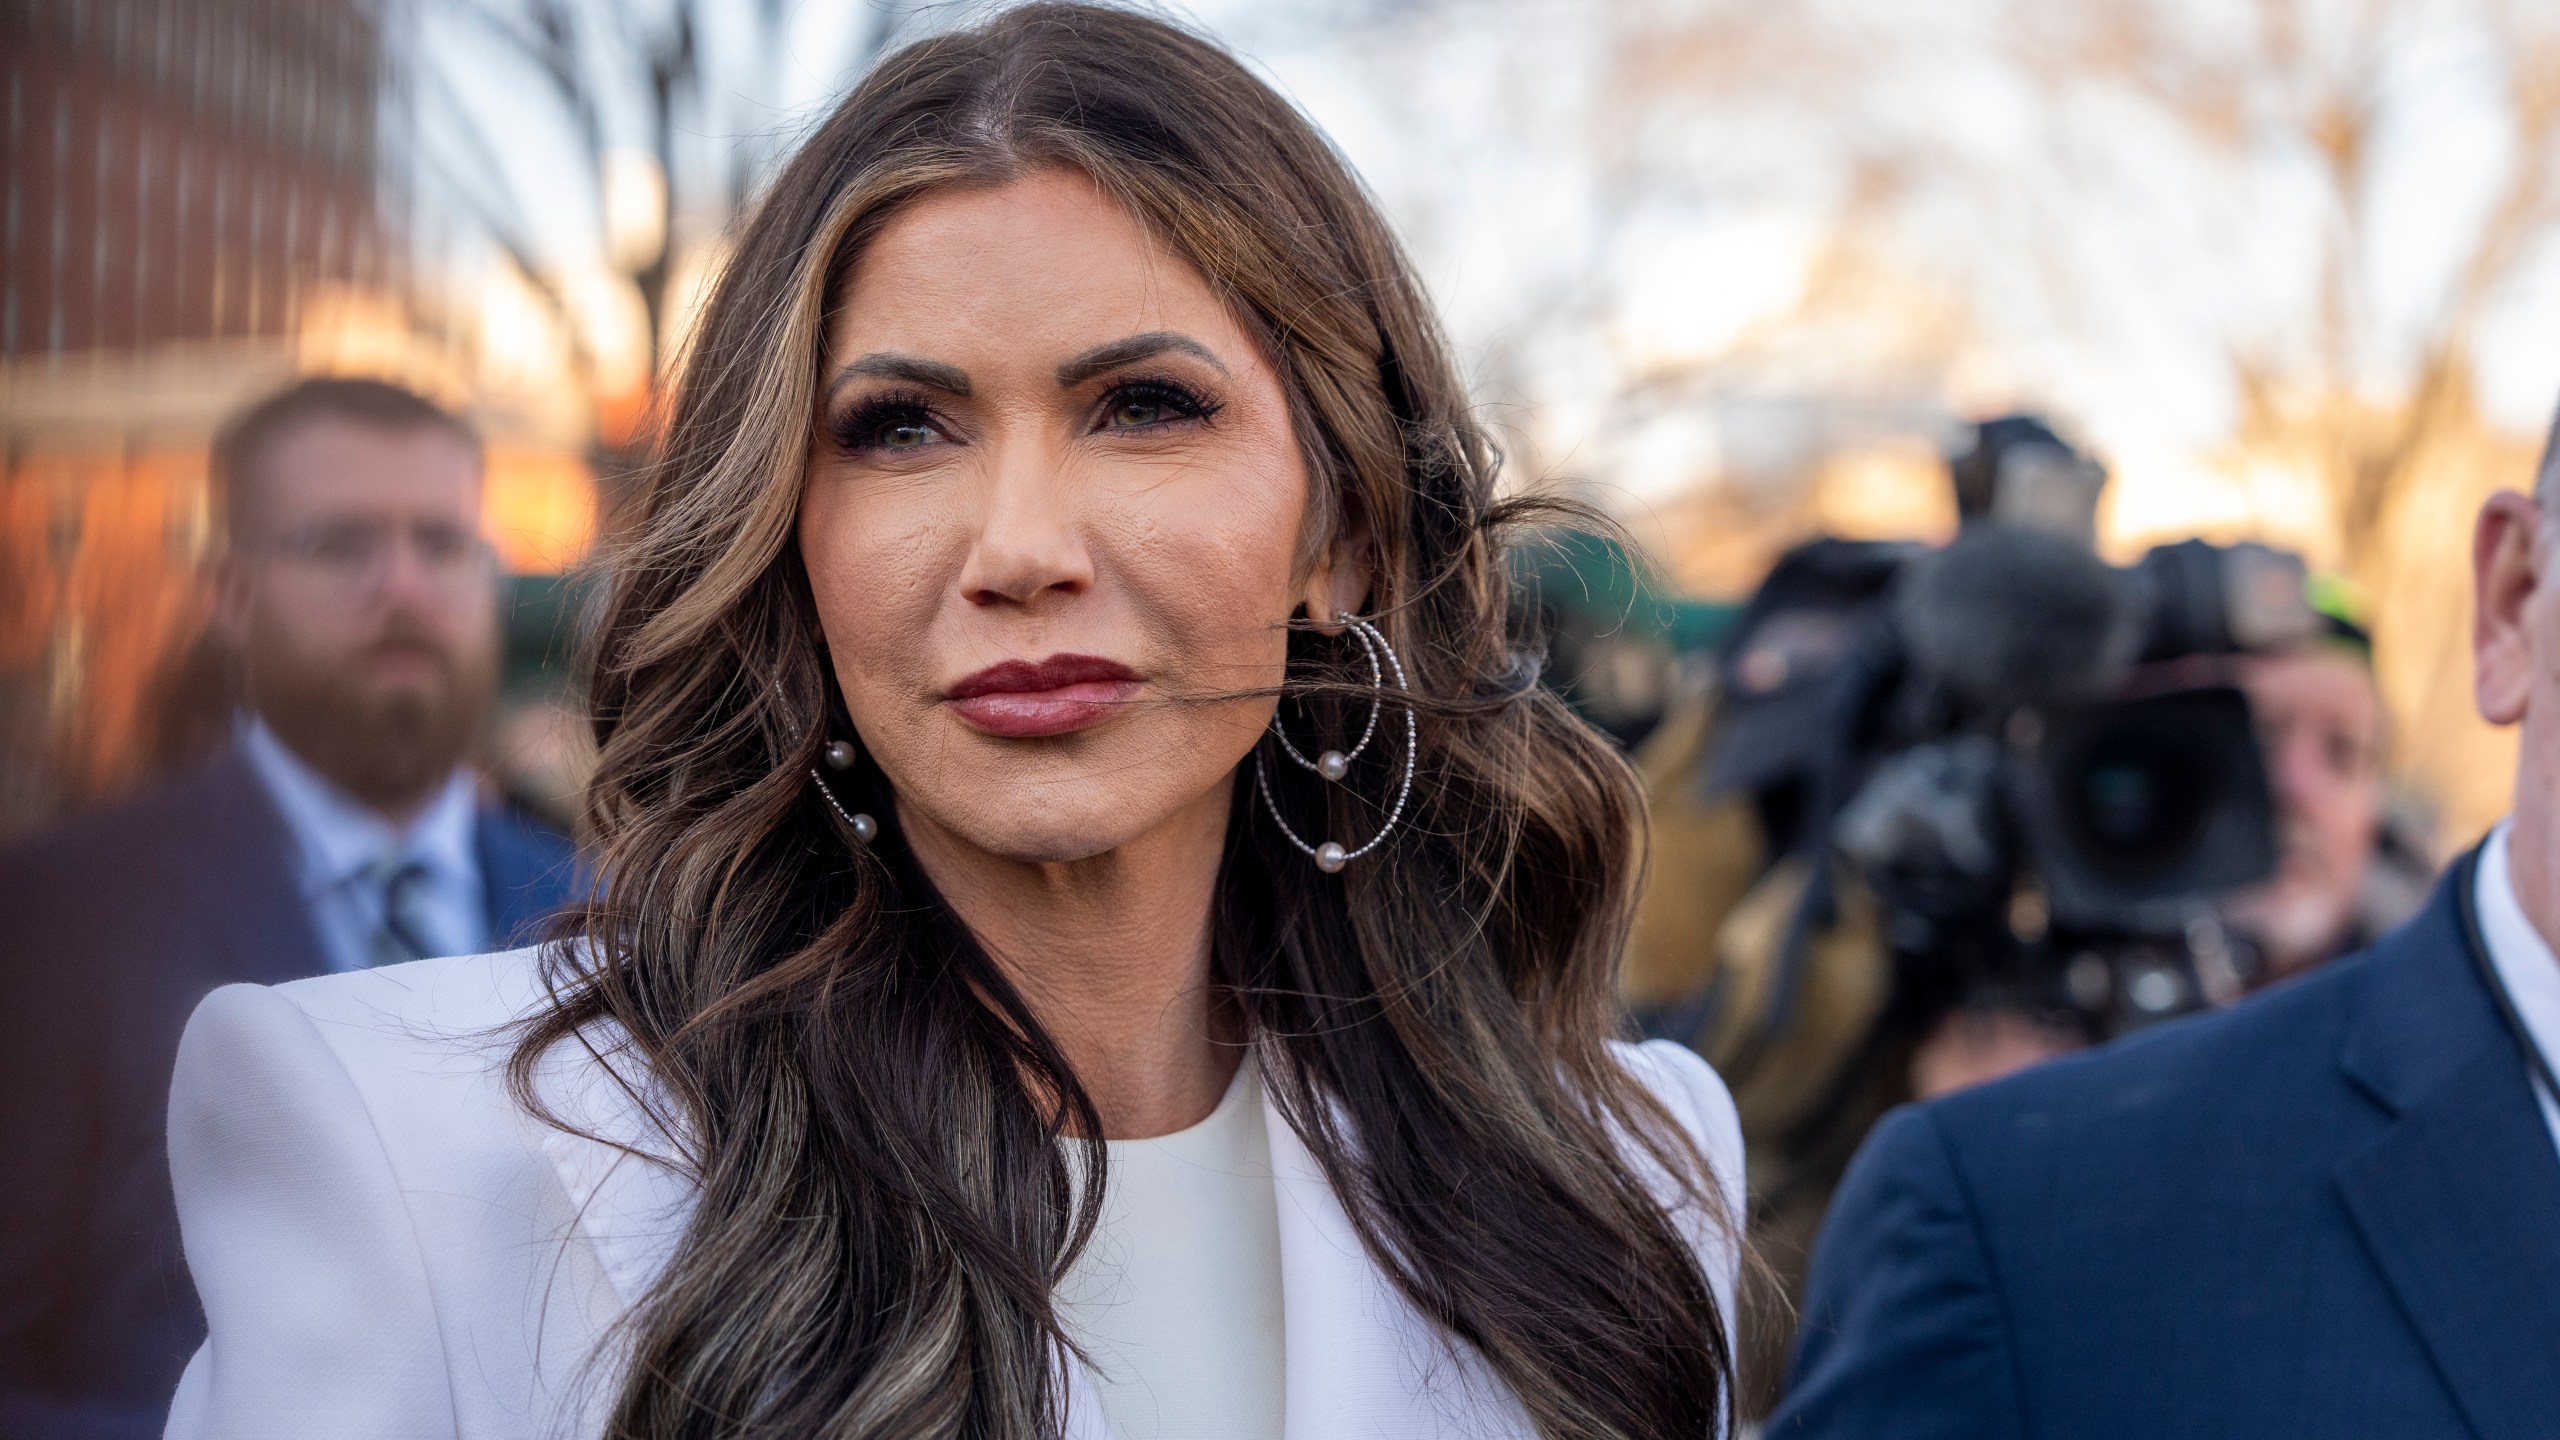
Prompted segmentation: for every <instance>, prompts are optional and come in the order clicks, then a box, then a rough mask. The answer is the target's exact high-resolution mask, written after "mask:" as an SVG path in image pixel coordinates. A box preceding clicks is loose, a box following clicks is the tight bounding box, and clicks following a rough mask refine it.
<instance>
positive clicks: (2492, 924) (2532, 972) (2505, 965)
mask: <svg viewBox="0 0 2560 1440" xmlns="http://www.w3.org/2000/svg"><path fill="white" fill-rule="evenodd" d="M2509 824H2510V822H2506V821H2501V822H2499V824H2498V828H2497V829H2495V830H2493V831H2491V832H2490V833H2489V843H2488V844H2487V845H2485V846H2482V847H2481V850H2480V879H2479V883H2478V887H2477V894H2476V895H2475V897H2474V899H2475V902H2476V903H2477V904H2478V906H2479V909H2480V938H2481V939H2483V940H2485V941H2487V942H2488V945H2489V963H2490V964H2491V965H2493V966H2495V967H2496V968H2497V971H2498V978H2499V979H2500V980H2501V981H2503V982H2505V984H2506V987H2507V998H2508V999H2510V1000H2512V1001H2514V1002H2515V1007H2516V1014H2517V1015H2519V1016H2520V1017H2522V1018H2523V1020H2524V1028H2525V1031H2526V1033H2527V1034H2530V1035H2531V1036H2532V1037H2533V1043H2534V1044H2536V1045H2538V1046H2540V1047H2541V1048H2542V1053H2543V1056H2544V1058H2545V1059H2547V1060H2548V1061H2549V1062H2550V1063H2552V1064H2554V1065H2560V957H2555V956H2554V955H2553V954H2552V953H2551V944H2550V942H2549V941H2547V940H2545V939H2543V938H2542V932H2541V931H2539V930H2536V929H2534V928H2533V922H2532V921H2530V920H2528V919H2526V918H2525V913H2524V906H2523V905H2521V904H2519V903H2517V900H2516V886H2515V874H2514V871H2513V870H2512V869H2511V868H2510V865H2509V861H2508V858H2507V831H2508V828H2509ZM2533 1093H2534V1098H2535V1099H2537V1100H2539V1101H2541V1102H2542V1123H2543V1124H2545V1125H2547V1126H2549V1127H2551V1143H2552V1144H2553V1145H2554V1146H2560V1096H2555V1095H2553V1094H2552V1093H2551V1091H2550V1089H2549V1088H2548V1087H2547V1086H2545V1085H2544V1084H2543V1083H2542V1081H2541V1078H2540V1076H2539V1075H2538V1074H2537V1075H2536V1077H2535V1078H2534V1081H2533Z"/></svg>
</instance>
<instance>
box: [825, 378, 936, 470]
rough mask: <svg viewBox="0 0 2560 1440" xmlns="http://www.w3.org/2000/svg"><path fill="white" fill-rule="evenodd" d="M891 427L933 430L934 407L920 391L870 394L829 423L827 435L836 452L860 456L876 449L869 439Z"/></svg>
mask: <svg viewBox="0 0 2560 1440" xmlns="http://www.w3.org/2000/svg"><path fill="white" fill-rule="evenodd" d="M891 424H903V425H923V426H928V427H933V426H935V420H934V416H933V405H932V403H931V402H930V401H928V400H926V399H925V397H924V394H923V392H922V391H895V390H893V391H888V392H885V393H882V394H878V395H872V396H869V397H866V398H865V399H864V400H862V402H861V403H859V404H857V405H855V406H854V407H853V408H852V409H850V410H847V411H845V412H844V413H843V414H841V415H839V416H837V417H836V418H835V419H834V420H833V421H832V422H830V423H829V425H828V426H827V434H828V436H829V438H831V439H833V440H834V441H835V443H836V448H837V449H839V450H842V451H844V452H845V453H846V454H848V455H853V454H860V453H862V452H864V451H868V450H874V449H877V448H879V447H877V446H875V445H873V444H872V443H871V442H870V437H871V436H874V435H877V434H879V433H880V430H881V427H883V426H885V425H891ZM937 428H938V427H937Z"/></svg>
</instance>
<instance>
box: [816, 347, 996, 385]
mask: <svg viewBox="0 0 2560 1440" xmlns="http://www.w3.org/2000/svg"><path fill="white" fill-rule="evenodd" d="M865 376H876V377H879V378H881V379H887V380H904V381H907V382H908V383H909V384H914V385H924V386H929V387H931V388H932V389H935V390H940V391H943V392H945V393H947V394H951V395H961V396H965V395H967V394H968V393H969V372H968V371H966V370H963V369H961V368H960V367H959V366H957V365H945V364H944V363H942V362H941V361H939V360H927V359H924V358H923V357H921V356H917V355H901V354H898V353H897V352H895V351H891V350H881V351H876V352H874V353H872V354H869V355H865V356H863V357H862V358H861V359H859V360H856V361H854V362H853V363H852V364H849V365H847V366H845V367H844V368H843V369H841V370H838V371H837V372H836V378H835V379H834V380H833V381H831V382H829V384H828V386H827V388H828V389H830V390H836V389H841V388H843V386H844V383H845V382H846V381H848V380H858V379H861V378H863V377H865Z"/></svg>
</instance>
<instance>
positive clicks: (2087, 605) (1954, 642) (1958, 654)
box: [1893, 522, 2145, 712]
mask: <svg viewBox="0 0 2560 1440" xmlns="http://www.w3.org/2000/svg"><path fill="white" fill-rule="evenodd" d="M2144 610H2145V606H2144V603H2143V600H2142V597H2141V592H2140V590H2139V589H2138V588H2137V587H2136V586H2135V585H2134V584H2133V583H2132V582H2131V581H2130V580H2129V579H2128V577H2127V576H2126V575H2125V573H2124V572H2122V571H2120V570H2117V569H2115V568H2114V567H2113V566H2110V565H2108V564H2107V563H2106V562H2105V561H2103V560H2101V559H2099V558H2098V556H2097V554H2096V553H2095V552H2094V551H2092V550H2090V549H2089V547H2088V546H2086V545H2084V544H2081V543H2078V542H2077V541H2074V540H2072V539H2070V538H2068V537H2065V536H2062V535H2057V534H2054V533H2053V532H2051V531H2049V530H2042V529H2033V528H2029V527H2027V526H2023V525H2012V524H2000V523H1996V522H1995V523H1980V524H1974V525H1968V526H1966V527H1965V529H1964V531H1963V533H1962V534H1960V535H1959V536H1957V538H1956V540H1955V543H1953V544H1951V545H1949V546H1947V547H1946V548H1945V549H1943V550H1940V551H1938V552H1936V553H1935V554H1932V555H1929V556H1926V557H1925V558H1923V559H1921V560H1919V561H1917V562H1915V563H1914V564H1913V565H1912V566H1911V567H1910V569H1909V570H1907V571H1906V572H1905V573H1904V574H1903V576H1902V578H1901V580H1900V581H1899V583H1897V585H1896V586H1895V589H1894V596H1893V620H1894V627H1895V629H1896V631H1897V633H1899V634H1900V636H1901V637H1902V643H1903V647H1904V650H1905V652H1906V653H1907V654H1908V655H1909V657H1910V659H1911V663H1912V665H1913V666H1914V667H1915V668H1917V669H1918V670H1920V671H1922V672H1924V673H1925V674H1927V675H1928V676H1930V677H1931V678H1933V679H1935V680H1937V681H1938V682H1939V683H1940V684H1941V685H1943V686H1944V687H1945V688H1946V690H1947V691H1948V692H1949V693H1951V694H1952V695H1954V696H1955V697H1956V698H1957V699H1958V700H1960V701H1962V702H1963V703H1965V704H1966V705H1968V706H1971V707H1975V708H1978V709H1981V710H1986V711H1993V712H1997V711H2003V710H2008V709H2012V708H2015V707H2017V706H2021V705H2050V704H2057V703H2064V702H2070V701H2077V700H2087V699H2093V698H2095V697H2097V696H2100V695H2103V694H2106V693H2107V692H2109V691H2111V690H2113V689H2114V688H2115V687H2116V686H2117V685H2119V684H2121V683H2122V682H2123V680H2124V677H2125V675H2126V673H2127V672H2128V671H2129V670H2130V669H2131V668H2132V665H2133V662H2134V659H2135V658H2136V656H2137V655H2138V654H2139V653H2140V651H2141V648H2142V639H2143V632H2144V629H2145V624H2144Z"/></svg>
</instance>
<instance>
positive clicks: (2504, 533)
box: [2471, 490, 2543, 725]
mask: <svg viewBox="0 0 2560 1440" xmlns="http://www.w3.org/2000/svg"><path fill="white" fill-rule="evenodd" d="M2542 524H2543V516H2542V507H2541V505H2540V504H2538V503H2536V502H2535V501H2534V500H2533V499H2532V498H2531V497H2529V496H2524V495H2519V494H2517V493H2516V492H2514V491H2512V490H2501V491H2499V492H2498V493H2497V494H2495V495H2492V496H2490V497H2489V500H2488V503H2486V504H2484V505H2482V506H2481V507H2480V520H2479V523H2478V525H2477V526H2475V527H2474V528H2473V530H2472V532H2471V590H2472V602H2473V604H2472V616H2471V673H2472V678H2471V686H2472V697H2473V699H2474V700H2475V701H2476V702H2477V703H2478V705H2479V707H2480V715H2481V718H2483V719H2485V720H2487V721H2488V722H2489V723H2490V724H2492V725H2513V724H2515V723H2516V722H2517V721H2519V720H2522V719H2523V718H2524V707H2525V700H2526V697H2527V696H2529V695H2531V694H2532V693H2533V630H2532V613H2531V612H2532V609H2533V602H2534V597H2535V596H2536V594H2537V593H2539V591H2540V590H2541V588H2542V582H2543V576H2542V566H2543V553H2542Z"/></svg>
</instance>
